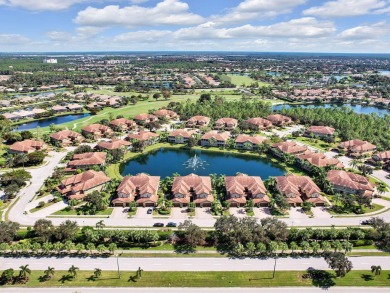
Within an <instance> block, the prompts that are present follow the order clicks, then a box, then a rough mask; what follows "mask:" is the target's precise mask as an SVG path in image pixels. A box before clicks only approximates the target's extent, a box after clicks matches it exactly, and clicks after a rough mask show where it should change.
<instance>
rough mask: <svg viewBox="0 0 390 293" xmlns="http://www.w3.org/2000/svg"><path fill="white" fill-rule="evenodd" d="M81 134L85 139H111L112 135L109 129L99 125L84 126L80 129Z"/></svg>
mask: <svg viewBox="0 0 390 293" xmlns="http://www.w3.org/2000/svg"><path fill="white" fill-rule="evenodd" d="M81 132H82V134H83V135H84V136H85V137H92V138H94V139H99V138H101V137H111V136H112V135H113V134H114V132H113V131H112V129H111V128H110V127H108V126H105V125H101V124H91V125H88V126H85V127H84V128H82V129H81Z"/></svg>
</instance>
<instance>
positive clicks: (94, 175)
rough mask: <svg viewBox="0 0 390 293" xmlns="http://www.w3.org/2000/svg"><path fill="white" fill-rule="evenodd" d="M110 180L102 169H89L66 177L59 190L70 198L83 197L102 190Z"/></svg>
mask: <svg viewBox="0 0 390 293" xmlns="http://www.w3.org/2000/svg"><path fill="white" fill-rule="evenodd" d="M110 180H111V179H110V177H107V176H106V175H105V174H104V173H103V172H102V171H99V172H97V171H93V170H89V171H85V172H83V173H80V174H76V175H73V176H70V177H68V178H65V179H64V180H62V181H61V184H60V186H58V187H57V190H58V192H59V193H61V194H62V195H63V196H67V197H68V198H69V199H83V198H84V197H85V196H86V195H88V194H89V193H91V192H93V191H95V190H97V191H101V190H102V189H103V187H104V186H105V185H106V183H108V182H109V181H110Z"/></svg>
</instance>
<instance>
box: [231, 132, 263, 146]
mask: <svg viewBox="0 0 390 293" xmlns="http://www.w3.org/2000/svg"><path fill="white" fill-rule="evenodd" d="M266 140H267V139H266V138H265V137H263V136H260V135H254V136H250V135H247V134H240V135H239V136H237V138H236V143H246V142H250V143H252V144H261V143H263V142H264V141H266Z"/></svg>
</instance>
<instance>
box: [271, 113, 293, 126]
mask: <svg viewBox="0 0 390 293" xmlns="http://www.w3.org/2000/svg"><path fill="white" fill-rule="evenodd" d="M267 120H269V121H271V122H272V123H273V124H284V123H291V121H292V120H291V118H290V117H287V116H284V115H280V114H272V115H269V116H268V117H267Z"/></svg>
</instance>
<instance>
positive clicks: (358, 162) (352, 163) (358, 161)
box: [349, 159, 361, 169]
mask: <svg viewBox="0 0 390 293" xmlns="http://www.w3.org/2000/svg"><path fill="white" fill-rule="evenodd" d="M349 164H350V165H351V167H352V168H354V169H357V167H358V166H359V165H360V164H361V162H360V160H359V159H353V160H351V162H350V163H349Z"/></svg>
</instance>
